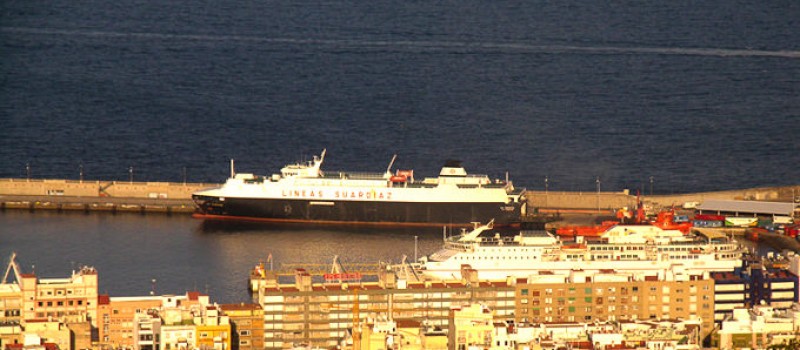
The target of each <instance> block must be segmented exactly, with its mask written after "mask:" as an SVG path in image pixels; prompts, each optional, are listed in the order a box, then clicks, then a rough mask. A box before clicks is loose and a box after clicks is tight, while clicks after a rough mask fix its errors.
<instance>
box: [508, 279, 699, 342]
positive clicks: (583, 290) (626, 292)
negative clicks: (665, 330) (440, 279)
mask: <svg viewBox="0 0 800 350" xmlns="http://www.w3.org/2000/svg"><path fill="white" fill-rule="evenodd" d="M515 288H516V292H515V294H516V298H515V304H516V307H517V312H516V313H515V317H514V319H515V321H516V322H518V323H541V322H545V323H553V322H555V323H563V322H586V323H590V322H595V321H599V322H604V321H630V320H648V319H687V320H692V319H700V320H702V332H701V333H703V335H704V336H705V335H707V334H708V333H710V332H711V330H712V329H713V320H714V317H713V315H714V281H713V280H712V279H710V278H708V276H703V275H685V274H681V273H680V272H678V271H671V272H666V273H663V274H659V275H642V274H634V273H619V272H613V271H607V272H601V273H597V274H586V273H583V272H581V271H573V272H572V274H570V275H568V276H565V275H548V274H540V275H534V276H531V277H529V278H528V279H527V280H525V279H520V280H518V281H517V284H516V287H515Z"/></svg>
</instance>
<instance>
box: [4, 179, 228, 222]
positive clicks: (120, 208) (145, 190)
mask: <svg viewBox="0 0 800 350" xmlns="http://www.w3.org/2000/svg"><path fill="white" fill-rule="evenodd" d="M215 186H219V185H218V184H208V183H174V182H132V181H80V180H63V179H0V209H28V210H48V209H49V210H77V211H108V212H141V213H149V212H157V213H168V214H170V213H192V212H194V204H193V203H192V199H191V198H192V197H191V195H192V193H193V192H195V191H198V190H201V189H204V188H210V187H215Z"/></svg>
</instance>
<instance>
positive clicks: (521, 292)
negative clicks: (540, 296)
mask: <svg viewBox="0 0 800 350" xmlns="http://www.w3.org/2000/svg"><path fill="white" fill-rule="evenodd" d="M520 294H521V295H528V289H527V288H525V289H522V290H521V291H520Z"/></svg>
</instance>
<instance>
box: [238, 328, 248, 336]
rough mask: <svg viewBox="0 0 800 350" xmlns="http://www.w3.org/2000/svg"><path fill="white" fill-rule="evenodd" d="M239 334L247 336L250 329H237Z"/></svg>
mask: <svg viewBox="0 0 800 350" xmlns="http://www.w3.org/2000/svg"><path fill="white" fill-rule="evenodd" d="M239 335H241V336H245V337H249V336H250V330H249V329H243V330H241V331H239Z"/></svg>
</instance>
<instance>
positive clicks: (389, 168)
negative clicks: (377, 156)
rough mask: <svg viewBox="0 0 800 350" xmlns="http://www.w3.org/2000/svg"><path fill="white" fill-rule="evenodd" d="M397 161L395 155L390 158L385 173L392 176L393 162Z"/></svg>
mask: <svg viewBox="0 0 800 350" xmlns="http://www.w3.org/2000/svg"><path fill="white" fill-rule="evenodd" d="M395 159H397V155H396V154H395V155H393V156H392V160H391V161H390V162H389V166H388V167H387V168H386V173H387V174H389V175H390V176H391V175H392V165H394V160H395Z"/></svg>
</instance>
